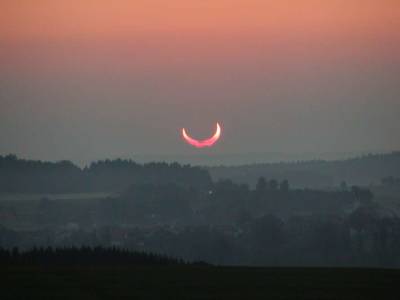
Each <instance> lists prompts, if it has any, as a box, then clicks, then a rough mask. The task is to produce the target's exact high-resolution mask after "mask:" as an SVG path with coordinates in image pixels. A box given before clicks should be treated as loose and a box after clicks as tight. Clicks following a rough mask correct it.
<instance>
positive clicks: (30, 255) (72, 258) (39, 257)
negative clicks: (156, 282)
mask: <svg viewBox="0 0 400 300" xmlns="http://www.w3.org/2000/svg"><path fill="white" fill-rule="evenodd" d="M178 264H185V262H184V261H183V260H179V259H175V258H171V257H167V256H164V255H159V254H153V253H145V252H137V251H129V250H124V249H120V248H103V247H95V248H90V247H81V248H74V247H72V248H55V249H54V248H50V247H48V248H33V249H31V250H28V251H23V252H20V251H19V250H18V248H14V249H12V250H6V249H0V265H68V266H84V265H85V266H87V265H96V266H100V265H121V266H125V265H178Z"/></svg>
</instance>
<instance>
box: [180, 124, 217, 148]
mask: <svg viewBox="0 0 400 300" xmlns="http://www.w3.org/2000/svg"><path fill="white" fill-rule="evenodd" d="M182 137H183V139H184V140H185V141H186V143H188V144H189V145H192V146H193V147H196V148H204V147H212V146H213V145H214V144H215V143H216V142H217V141H218V140H219V138H220V137H221V126H220V125H219V123H217V128H216V130H215V133H214V135H213V136H212V137H210V138H208V139H205V140H196V139H194V138H192V137H190V136H189V135H188V134H187V132H186V129H185V128H182Z"/></svg>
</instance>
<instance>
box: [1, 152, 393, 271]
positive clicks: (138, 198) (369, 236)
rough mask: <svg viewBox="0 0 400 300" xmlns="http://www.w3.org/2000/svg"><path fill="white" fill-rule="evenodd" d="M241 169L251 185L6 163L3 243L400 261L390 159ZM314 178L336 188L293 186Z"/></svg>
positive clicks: (164, 167)
mask: <svg viewBox="0 0 400 300" xmlns="http://www.w3.org/2000/svg"><path fill="white" fill-rule="evenodd" d="M241 168H242V173H243V172H245V173H244V174H246V173H247V174H249V175H248V178H246V177H244V176H242V177H239V176H238V167H232V169H231V168H230V167H224V168H223V172H221V167H218V168H206V167H196V166H189V165H180V164H178V163H172V164H167V163H149V164H144V165H142V164H137V163H135V162H133V161H129V160H112V161H111V160H106V161H98V162H95V163H92V164H91V165H90V166H88V167H86V168H83V169H82V168H78V167H77V166H75V165H73V164H72V163H70V162H59V163H50V162H41V161H29V160H22V159H18V158H17V157H16V156H13V155H8V156H3V157H0V191H1V196H0V216H1V218H0V226H1V227H0V247H1V248H3V249H13V248H18V249H19V251H28V250H31V249H33V248H48V247H51V248H54V249H56V248H65V247H67V248H68V247H76V248H79V247H92V248H95V247H106V248H107V247H116V248H120V249H129V250H132V251H140V252H147V253H154V254H157V255H165V256H168V257H175V258H179V259H183V260H184V261H187V262H195V261H201V262H204V263H208V264H215V265H246V266H336V267H338V266H342V267H343V266H346V267H349V266H364V267H399V266H400V256H399V253H400V217H399V213H400V198H399V195H400V179H399V178H400V177H399V176H400V171H399V170H400V154H399V153H392V154H386V155H369V156H365V157H360V158H357V159H350V160H344V161H333V162H324V163H323V162H318V163H315V162H302V163H285V164H273V165H249V166H246V167H245V166H243V167H241ZM310 169H311V170H310ZM343 170H346V173H342V171H343ZM385 170H386V171H387V173H385ZM250 174H251V175H250ZM264 174H265V176H264ZM319 174H324V175H323V176H324V178H326V177H327V176H328V175H329V176H330V179H329V180H327V182H334V184H332V185H328V184H327V185H324V187H307V186H304V185H303V186H302V183H304V182H306V180H307V176H310V177H311V178H314V177H315V176H318V175H319ZM321 176H322V175H321ZM352 176H353V177H354V179H353V180H349V179H351V178H352ZM356 176H359V178H357V177H356ZM240 178H241V179H243V181H242V182H241V181H240V180H239V179H240ZM285 178H290V179H291V180H287V179H285ZM356 183H357V184H356ZM360 183H361V184H360Z"/></svg>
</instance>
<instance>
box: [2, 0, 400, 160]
mask: <svg viewBox="0 0 400 300" xmlns="http://www.w3.org/2000/svg"><path fill="white" fill-rule="evenodd" d="M399 29H400V1H398V0H380V1H378V0H375V1H372V0H319V1H317V0H298V1H289V0H279V1H278V0H271V1H268V0H263V1H261V0H185V1H181V0H169V1H165V0H135V1H128V0H126V1H125V0H114V1H106V0H96V1H94V0H92V1H89V0H58V1H53V0H2V1H0V155H1V154H8V153H15V154H17V155H19V156H22V157H26V158H34V159H42V160H63V159H68V160H72V161H74V162H77V163H85V162H88V161H90V160H94V159H100V158H108V157H110V158H115V157H125V158H126V157H134V156H135V155H138V156H141V157H145V156H148V157H150V156H151V157H155V158H157V157H163V156H173V157H174V158H177V159H178V160H179V157H187V156H196V155H201V156H205V157H207V156H213V155H217V156H218V157H223V156H224V155H227V156H229V155H232V154H240V155H247V154H249V155H250V154H251V153H253V154H254V153H258V154H259V153H275V154H277V153H278V154H282V155H283V154H285V155H287V154H293V155H295V154H299V153H311V155H314V156H320V157H323V155H324V153H325V154H326V153H353V152H354V153H357V152H364V153H365V152H381V151H392V150H399V149H400V138H399V132H400V121H399V119H400V118H399V115H400V34H399ZM217 121H218V122H220V124H221V126H222V136H221V139H220V141H219V142H218V143H217V144H216V145H215V146H214V147H212V148H209V149H206V150H205V149H193V148H191V147H190V146H189V145H187V144H185V143H184V142H183V141H182V138H181V136H180V133H181V128H182V127H185V128H186V129H187V130H188V131H189V132H190V133H191V135H192V136H193V137H195V138H198V139H202V138H206V137H208V136H210V135H211V134H212V133H213V130H214V129H215V123H216V122H217ZM282 157H283V156H282ZM265 159H268V158H267V156H265Z"/></svg>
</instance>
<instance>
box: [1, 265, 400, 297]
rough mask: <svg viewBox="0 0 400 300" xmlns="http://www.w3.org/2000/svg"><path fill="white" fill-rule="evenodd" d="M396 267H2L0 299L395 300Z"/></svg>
mask: <svg viewBox="0 0 400 300" xmlns="http://www.w3.org/2000/svg"><path fill="white" fill-rule="evenodd" d="M399 284H400V270H382V269H329V268H246V267H211V266H188V265H173V266H137V267H37V266H36V267H34V266H31V267H29V266H25V267H21V266H20V267H16V266H14V267H5V268H1V269H0V287H1V299H4V300H5V299H74V300H79V299H85V300H88V299H174V300H175V299H240V300H242V299H321V300H324V299H363V300H365V299H379V300H381V299H385V300H388V299H399V295H400V292H399V289H398V286H399Z"/></svg>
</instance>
